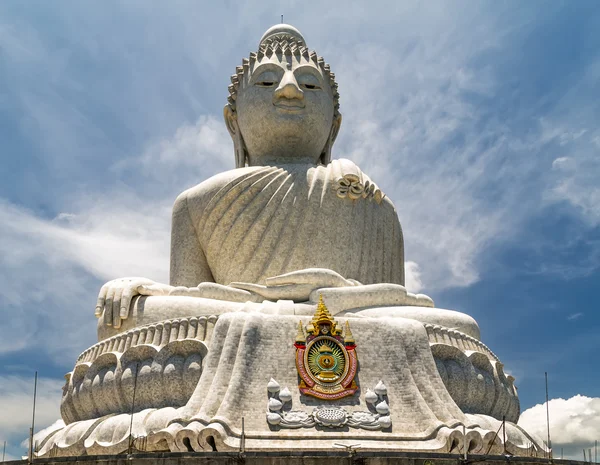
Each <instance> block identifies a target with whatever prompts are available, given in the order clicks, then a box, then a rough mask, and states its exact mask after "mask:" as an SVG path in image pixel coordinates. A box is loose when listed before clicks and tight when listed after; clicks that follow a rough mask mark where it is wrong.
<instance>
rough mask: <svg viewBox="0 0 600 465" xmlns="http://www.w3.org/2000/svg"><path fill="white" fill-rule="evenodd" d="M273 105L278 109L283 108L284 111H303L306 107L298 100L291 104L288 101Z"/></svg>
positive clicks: (277, 102) (280, 101) (279, 101)
mask: <svg viewBox="0 0 600 465" xmlns="http://www.w3.org/2000/svg"><path fill="white" fill-rule="evenodd" d="M273 105H274V106H276V107H278V108H283V109H284V110H302V109H304V107H305V105H304V103H303V102H301V101H298V100H296V101H293V102H289V101H286V100H278V101H276V102H273Z"/></svg>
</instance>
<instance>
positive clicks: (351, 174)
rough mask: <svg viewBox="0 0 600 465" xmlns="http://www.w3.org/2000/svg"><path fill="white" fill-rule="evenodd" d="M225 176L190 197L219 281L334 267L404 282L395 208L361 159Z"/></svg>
mask: <svg viewBox="0 0 600 465" xmlns="http://www.w3.org/2000/svg"><path fill="white" fill-rule="evenodd" d="M217 178H218V179H219V181H216V184H215V181H214V180H213V181H211V180H210V179H209V180H207V181H205V183H202V184H200V185H198V186H196V187H195V188H192V189H190V190H189V191H187V193H186V195H187V204H188V209H189V212H190V216H191V219H192V222H193V223H194V227H195V230H196V234H197V237H198V241H199V245H200V247H201V249H202V252H203V255H204V257H205V259H206V262H207V264H208V267H209V268H210V271H211V273H212V276H213V278H214V281H215V282H217V283H220V284H224V285H228V284H229V283H231V282H235V281H238V282H248V283H259V284H263V283H264V282H265V279H266V278H269V277H273V276H277V275H280V274H282V273H287V272H290V271H296V270H301V269H306V268H327V269H331V270H334V271H336V272H338V273H339V274H341V275H342V276H344V277H345V278H348V279H355V280H357V281H360V282H361V283H363V284H371V283H396V284H402V285H403V284H404V256H403V253H404V249H403V238H402V230H401V227H400V223H399V221H398V217H397V214H396V210H395V207H394V205H393V204H392V202H391V201H390V200H389V199H388V198H387V197H385V195H384V194H383V193H382V192H381V191H380V190H379V188H378V187H377V186H376V185H375V184H374V183H373V182H372V181H371V180H370V179H369V178H368V177H367V176H366V175H365V174H364V173H362V172H361V171H360V169H359V168H358V167H357V166H356V165H355V164H354V163H353V162H351V161H349V160H344V159H341V160H334V161H332V162H331V163H329V164H328V165H327V166H313V165H309V166H307V165H281V166H260V167H251V168H241V169H236V170H232V171H229V172H227V173H222V175H218V176H217V177H215V179H217ZM349 182H352V185H351V186H350V185H348V184H349ZM206 183H208V184H211V183H212V184H211V186H212V187H211V189H206V188H205V187H203V185H205V184H206ZM344 183H345V184H344ZM361 189H362V190H361ZM207 192H209V194H208V198H206V197H207ZM361 192H362V194H361Z"/></svg>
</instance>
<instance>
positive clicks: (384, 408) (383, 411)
mask: <svg viewBox="0 0 600 465" xmlns="http://www.w3.org/2000/svg"><path fill="white" fill-rule="evenodd" d="M375 410H377V413H379V414H380V415H387V414H388V413H390V406H389V405H388V404H387V402H386V401H385V400H384V401H382V402H379V403H378V404H377V406H376V407H375Z"/></svg>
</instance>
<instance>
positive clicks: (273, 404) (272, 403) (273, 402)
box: [269, 397, 283, 411]
mask: <svg viewBox="0 0 600 465" xmlns="http://www.w3.org/2000/svg"><path fill="white" fill-rule="evenodd" d="M281 407H283V404H282V403H281V402H280V401H279V400H277V399H275V397H271V398H270V399H269V410H276V411H277V410H281Z"/></svg>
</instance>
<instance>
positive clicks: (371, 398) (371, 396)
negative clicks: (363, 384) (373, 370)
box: [365, 389, 379, 404]
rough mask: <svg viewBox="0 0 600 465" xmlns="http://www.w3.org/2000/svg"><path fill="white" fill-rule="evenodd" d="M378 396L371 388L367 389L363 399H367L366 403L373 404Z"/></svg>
mask: <svg viewBox="0 0 600 465" xmlns="http://www.w3.org/2000/svg"><path fill="white" fill-rule="evenodd" d="M378 399H379V398H378V397H377V394H375V392H373V391H372V390H371V389H367V393H366V394H365V400H366V401H367V403H369V404H374V403H375V402H377V400H378Z"/></svg>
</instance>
